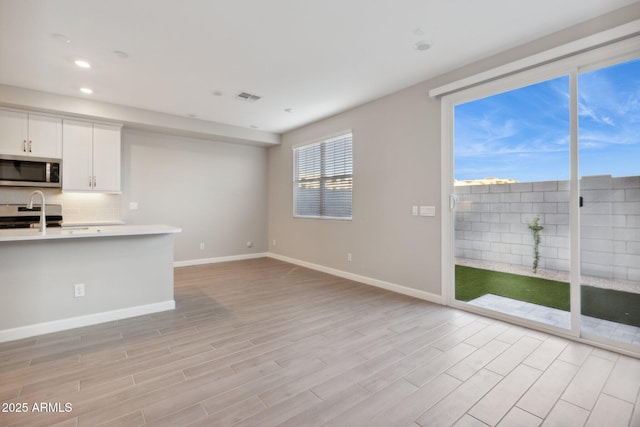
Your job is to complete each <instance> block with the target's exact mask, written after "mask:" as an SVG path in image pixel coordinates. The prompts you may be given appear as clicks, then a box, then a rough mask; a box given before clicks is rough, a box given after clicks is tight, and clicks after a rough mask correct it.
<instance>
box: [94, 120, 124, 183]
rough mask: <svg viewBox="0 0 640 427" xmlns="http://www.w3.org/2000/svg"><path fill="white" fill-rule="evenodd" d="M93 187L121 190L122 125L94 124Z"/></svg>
mask: <svg viewBox="0 0 640 427" xmlns="http://www.w3.org/2000/svg"><path fill="white" fill-rule="evenodd" d="M93 189H94V190H96V191H109V192H113V191H120V127H119V126H112V125H102V124H94V125H93Z"/></svg>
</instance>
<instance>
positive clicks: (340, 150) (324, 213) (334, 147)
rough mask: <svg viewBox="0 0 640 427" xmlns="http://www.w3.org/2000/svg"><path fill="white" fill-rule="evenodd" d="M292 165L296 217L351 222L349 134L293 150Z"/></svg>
mask: <svg viewBox="0 0 640 427" xmlns="http://www.w3.org/2000/svg"><path fill="white" fill-rule="evenodd" d="M293 162H294V165H293V174H294V176H293V197H294V206H293V215H294V216H295V217H304V218H329V219H331V218H333V219H351V196H352V191H353V188H352V187H353V136H352V134H351V133H345V134H343V135H340V136H336V137H332V138H328V139H325V140H323V141H319V142H315V143H312V144H307V145H303V146H299V147H295V148H294V149H293Z"/></svg>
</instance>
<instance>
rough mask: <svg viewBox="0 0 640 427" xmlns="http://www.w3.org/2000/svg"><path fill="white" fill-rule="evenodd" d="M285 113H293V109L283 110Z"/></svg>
mask: <svg viewBox="0 0 640 427" xmlns="http://www.w3.org/2000/svg"><path fill="white" fill-rule="evenodd" d="M284 111H285V113H293V108H285V109H284Z"/></svg>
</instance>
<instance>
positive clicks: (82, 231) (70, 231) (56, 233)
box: [0, 225, 182, 242]
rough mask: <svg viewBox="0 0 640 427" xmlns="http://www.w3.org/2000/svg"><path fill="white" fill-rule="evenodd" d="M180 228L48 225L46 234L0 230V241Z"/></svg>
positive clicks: (165, 230) (126, 234)
mask: <svg viewBox="0 0 640 427" xmlns="http://www.w3.org/2000/svg"><path fill="white" fill-rule="evenodd" d="M181 231H182V230H181V229H180V228H177V227H172V226H169V225H101V226H90V227H82V226H79V227H62V228H61V227H50V228H47V230H46V234H42V233H40V231H39V230H38V229H37V228H17V229H8V230H0V242H18V241H27V240H51V239H76V238H90V237H114V236H136V235H147V234H171V233H180V232H181Z"/></svg>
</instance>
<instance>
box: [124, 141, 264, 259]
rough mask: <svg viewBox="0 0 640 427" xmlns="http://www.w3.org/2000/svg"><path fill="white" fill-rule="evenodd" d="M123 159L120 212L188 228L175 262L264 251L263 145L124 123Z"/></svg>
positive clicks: (134, 220) (134, 219) (133, 220)
mask: <svg viewBox="0 0 640 427" xmlns="http://www.w3.org/2000/svg"><path fill="white" fill-rule="evenodd" d="M122 159H123V163H122V174H123V177H122V180H123V188H122V190H123V195H122V208H121V211H122V218H123V219H124V220H125V222H127V223H128V224H168V225H173V226H176V227H180V228H182V233H180V234H178V235H176V240H175V260H176V261H186V260H197V259H209V258H216V257H224V256H234V255H245V254H252V253H260V252H266V250H267V240H266V237H267V186H266V180H265V176H266V175H267V153H266V149H265V148H260V147H252V146H246V145H236V144H229V143H224V142H212V141H204V140H199V139H190V138H185V137H179V136H172V135H166V134H159V133H153V132H147V131H141V130H131V129H124V131H123V135H122ZM130 202H137V203H138V210H130V209H129V203H130ZM249 241H251V242H252V244H253V245H252V247H250V248H249V247H247V242H249ZM200 243H204V244H205V249H204V250H200Z"/></svg>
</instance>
